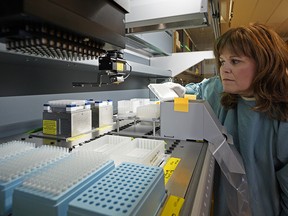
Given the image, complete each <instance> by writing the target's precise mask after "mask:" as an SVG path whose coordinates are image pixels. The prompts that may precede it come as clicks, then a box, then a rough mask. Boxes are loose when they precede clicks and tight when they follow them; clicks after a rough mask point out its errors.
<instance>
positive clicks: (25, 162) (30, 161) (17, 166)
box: [0, 142, 69, 216]
mask: <svg viewBox="0 0 288 216" xmlns="http://www.w3.org/2000/svg"><path fill="white" fill-rule="evenodd" d="M19 144H20V145H21V146H19ZM1 146H2V145H1ZM14 147H15V148H14ZM31 147H32V148H31ZM8 148H10V150H8ZM13 148H14V152H15V153H14V154H13V155H12V153H11V154H10V157H6V158H4V159H1V160H0V161H1V166H0V215H1V216H2V215H8V214H10V213H11V212H12V196H13V191H14V189H15V188H16V187H17V186H19V185H21V184H22V183H23V181H24V179H25V178H27V177H28V176H29V175H31V174H32V173H33V172H36V171H37V170H40V169H41V168H43V167H45V166H49V165H51V164H52V163H54V162H55V161H57V160H60V159H62V158H64V157H66V156H67V155H68V154H69V153H68V151H67V149H64V148H59V147H51V146H42V147H40V148H34V147H33V144H23V143H17V142H16V144H14V145H13V144H12V145H6V153H7V155H9V153H8V152H7V150H8V151H11V150H13ZM4 149H5V145H3V147H2V148H1V150H4ZM23 149H26V150H25V151H23ZM19 151H20V153H19ZM16 152H18V153H16Z"/></svg>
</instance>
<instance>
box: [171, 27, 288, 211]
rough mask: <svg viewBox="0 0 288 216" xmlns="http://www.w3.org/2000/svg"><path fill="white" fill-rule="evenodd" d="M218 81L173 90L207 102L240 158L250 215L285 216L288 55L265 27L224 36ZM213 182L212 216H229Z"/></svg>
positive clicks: (287, 204) (218, 177)
mask: <svg viewBox="0 0 288 216" xmlns="http://www.w3.org/2000/svg"><path fill="white" fill-rule="evenodd" d="M214 55H215V57H216V60H217V65H218V68H219V71H220V77H213V78H210V79H205V80H203V81H202V82H201V83H199V84H193V83H191V84H188V85H186V87H185V89H183V87H182V88H181V87H180V88H179V86H178V85H175V86H174V87H173V89H174V90H175V91H176V92H177V93H178V94H180V95H181V96H183V93H184V92H186V93H188V94H189V93H192V94H197V95H198V98H203V99H205V100H207V101H208V102H209V103H210V105H211V107H212V108H213V110H214V112H215V113H216V115H217V116H218V118H219V120H220V121H221V123H222V124H223V125H224V126H225V127H226V129H227V130H228V132H229V133H230V134H231V135H232V136H233V140H234V144H235V146H236V148H237V149H238V151H239V153H240V154H241V156H242V159H243V162H244V166H245V171H246V175H247V181H248V187H249V203H250V207H251V211H252V215H255V216H264V215H267V216H275V215H281V216H284V215H285V216H287V215H288V75H287V68H288V50H287V45H286V44H285V43H284V42H283V41H282V40H281V38H280V37H279V36H278V35H277V34H276V33H275V32H274V31H273V30H271V29H269V28H268V27H266V26H264V25H261V24H253V25H250V26H248V27H239V28H234V29H230V30H228V31H227V32H226V33H224V34H223V35H222V36H221V37H219V38H218V40H217V41H216V43H215V48H214ZM223 178H224V177H223V176H221V173H220V172H216V176H215V184H216V185H215V187H214V188H215V191H214V192H215V198H214V199H215V205H214V206H215V210H214V215H217V216H218V215H219V216H225V215H231V213H230V212H229V210H228V206H227V200H225V199H224V198H223V196H224V194H225V193H224V191H223V187H222V186H223V181H225V180H224V179H223Z"/></svg>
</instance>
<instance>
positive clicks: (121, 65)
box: [117, 62, 124, 71]
mask: <svg viewBox="0 0 288 216" xmlns="http://www.w3.org/2000/svg"><path fill="white" fill-rule="evenodd" d="M123 70H124V64H123V63H120V62H117V71H123Z"/></svg>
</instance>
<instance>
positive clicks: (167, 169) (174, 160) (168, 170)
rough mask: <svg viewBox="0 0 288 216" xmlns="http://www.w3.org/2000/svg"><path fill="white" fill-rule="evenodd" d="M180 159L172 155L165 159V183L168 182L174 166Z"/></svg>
mask: <svg viewBox="0 0 288 216" xmlns="http://www.w3.org/2000/svg"><path fill="white" fill-rule="evenodd" d="M180 160H181V159H180V158H173V157H172V158H169V160H168V161H167V163H166V164H165V166H164V167H163V169H164V180H165V184H166V183H167V182H168V180H169V179H170V177H171V176H172V174H173V172H174V170H175V169H176V167H177V166H178V164H179V162H180Z"/></svg>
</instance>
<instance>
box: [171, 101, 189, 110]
mask: <svg viewBox="0 0 288 216" xmlns="http://www.w3.org/2000/svg"><path fill="white" fill-rule="evenodd" d="M188 102H189V100H188V98H174V111H176V112H188V111H189V103H188Z"/></svg>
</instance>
